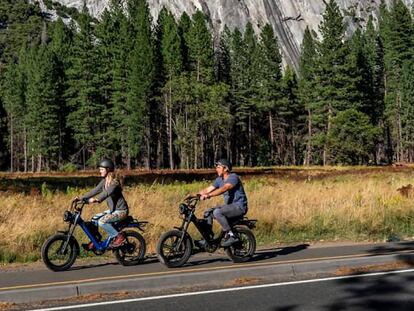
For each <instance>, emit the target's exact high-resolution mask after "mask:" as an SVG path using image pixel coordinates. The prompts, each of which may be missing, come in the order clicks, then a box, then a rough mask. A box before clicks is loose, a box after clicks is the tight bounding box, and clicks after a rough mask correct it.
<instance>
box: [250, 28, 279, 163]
mask: <svg viewBox="0 0 414 311" xmlns="http://www.w3.org/2000/svg"><path fill="white" fill-rule="evenodd" d="M255 55H256V64H255V67H256V75H257V85H256V87H257V89H258V103H257V107H258V109H259V110H260V112H261V114H263V116H262V118H265V119H267V120H268V131H267V133H268V137H269V140H268V143H266V144H265V146H269V147H268V148H266V149H269V154H267V155H262V157H263V158H264V159H268V160H267V163H264V161H263V160H261V161H260V162H261V163H263V164H273V163H275V143H276V139H275V132H276V129H275V123H277V122H275V120H277V118H278V117H277V115H278V114H279V112H280V109H279V103H280V100H281V97H282V92H281V85H280V81H281V78H282V69H281V66H282V56H281V55H280V51H279V44H278V40H277V37H276V36H275V34H274V32H273V28H272V27H271V26H270V25H269V24H266V25H265V26H264V27H263V29H262V31H261V33H260V41H259V43H258V46H257V51H256V54H255ZM259 130H260V129H259ZM267 133H263V134H264V135H266V134H267ZM262 154H263V152H262Z"/></svg>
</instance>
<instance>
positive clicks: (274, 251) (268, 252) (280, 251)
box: [251, 244, 309, 261]
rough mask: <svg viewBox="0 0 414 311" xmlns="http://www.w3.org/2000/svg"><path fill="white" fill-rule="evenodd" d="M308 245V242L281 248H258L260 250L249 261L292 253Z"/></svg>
mask: <svg viewBox="0 0 414 311" xmlns="http://www.w3.org/2000/svg"><path fill="white" fill-rule="evenodd" d="M308 247H309V244H299V245H295V246H288V247H283V248H271V249H264V250H260V252H257V253H256V255H255V256H254V257H253V258H252V260H251V261H260V260H266V259H270V258H274V257H277V256H284V255H289V254H292V253H297V252H300V251H303V250H305V249H307V248H308Z"/></svg>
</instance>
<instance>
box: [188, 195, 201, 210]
mask: <svg viewBox="0 0 414 311" xmlns="http://www.w3.org/2000/svg"><path fill="white" fill-rule="evenodd" d="M200 198H201V195H200V194H199V193H197V194H196V195H195V196H193V195H188V196H186V198H185V202H186V203H187V204H188V206H189V207H191V208H195V207H196V205H197V203H198V201H200Z"/></svg>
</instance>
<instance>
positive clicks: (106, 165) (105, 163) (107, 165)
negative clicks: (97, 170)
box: [98, 159, 115, 172]
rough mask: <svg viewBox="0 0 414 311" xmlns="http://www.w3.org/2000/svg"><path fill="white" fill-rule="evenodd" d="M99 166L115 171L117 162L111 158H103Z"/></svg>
mask: <svg viewBox="0 0 414 311" xmlns="http://www.w3.org/2000/svg"><path fill="white" fill-rule="evenodd" d="M98 167H103V168H106V169H107V170H108V171H110V172H113V171H114V169H115V164H114V162H112V160H110V159H103V160H102V161H101V162H99V165H98Z"/></svg>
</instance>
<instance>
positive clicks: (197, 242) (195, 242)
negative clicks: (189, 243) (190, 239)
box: [194, 239, 207, 249]
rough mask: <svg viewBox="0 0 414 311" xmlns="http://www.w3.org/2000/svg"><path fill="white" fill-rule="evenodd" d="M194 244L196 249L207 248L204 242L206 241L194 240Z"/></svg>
mask: <svg viewBox="0 0 414 311" xmlns="http://www.w3.org/2000/svg"><path fill="white" fill-rule="evenodd" d="M194 244H195V245H196V246H197V247H198V248H200V249H205V248H206V246H207V241H206V240H204V239H202V240H195V241H194Z"/></svg>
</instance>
